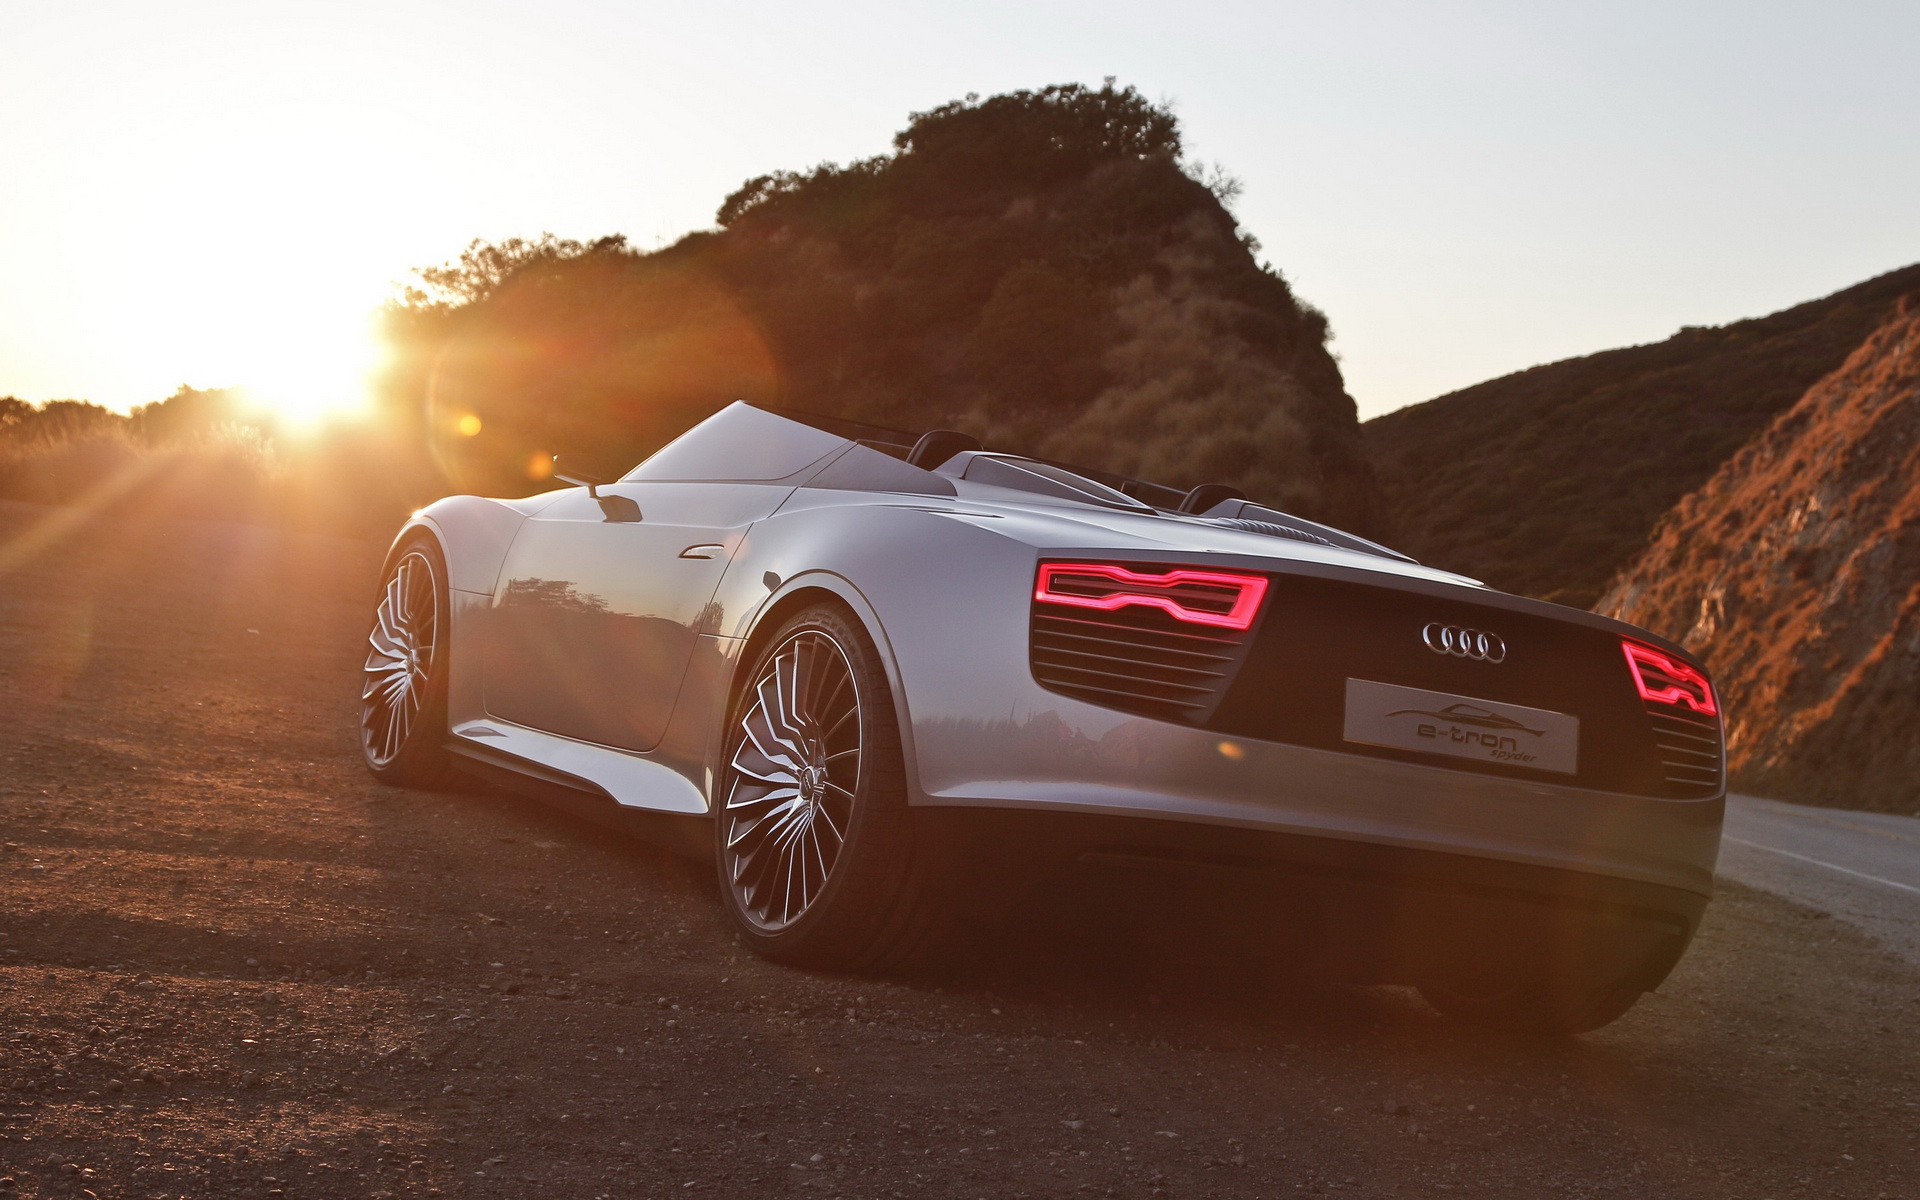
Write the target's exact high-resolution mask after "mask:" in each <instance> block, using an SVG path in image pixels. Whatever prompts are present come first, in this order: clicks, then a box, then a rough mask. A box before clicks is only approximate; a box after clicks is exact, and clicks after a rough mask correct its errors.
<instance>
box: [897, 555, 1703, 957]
mask: <svg viewBox="0 0 1920 1200" xmlns="http://www.w3.org/2000/svg"><path fill="white" fill-rule="evenodd" d="M1323 557H1324V556H1323ZM1244 561H1245V560H1244V559H1242V560H1239V562H1242V563H1243V562H1244ZM1234 562H1235V560H1228V559H1222V558H1220V557H1217V556H1211V555H1209V556H1197V555H1195V556H1188V557H1187V559H1186V560H1185V561H1181V560H1179V559H1178V558H1177V557H1176V556H1172V555H1155V556H1154V557H1153V558H1151V559H1146V560H1142V559H1141V558H1139V557H1131V556H1130V557H1127V558H1106V557H1101V556H1093V555H1086V556H1077V555H1076V556H1072V557H1059V558H1055V557H1051V556H1046V555H1043V556H1042V558H1041V561H1040V562H1039V564H1038V566H1037V570H1036V575H1035V581H1034V587H1033V591H1032V594H1031V599H1030V602H1029V605H1028V612H1027V618H1028V620H1027V625H1028V638H1027V645H1026V651H1027V664H1026V666H1027V668H1028V675H1029V678H1030V680H1031V684H1032V686H1033V688H1034V689H1035V691H1037V692H1038V693H1040V695H1039V696H1037V697H1034V696H1026V695H1023V696H1021V697H1019V698H1018V699H1016V701H1015V705H1014V708H1015V711H1016V713H1018V714H1021V716H1020V719H1017V720H1016V721H1014V722H1012V723H1011V726H1010V728H1009V730H1008V732H1009V733H1010V734H1011V736H1010V737H1009V738H1008V740H1007V741H1006V743H1005V744H1004V746H1003V749H1002V752H1001V753H1000V754H999V755H998V756H996V759H995V762H994V767H993V770H992V771H991V774H992V775H993V778H991V779H978V778H977V779H974V780H971V781H967V782H965V783H961V782H959V781H955V783H956V784H957V786H953V787H949V788H948V789H947V790H946V792H945V795H944V796H938V797H932V796H930V797H929V799H930V800H932V801H933V802H934V803H959V804H971V805H987V806H995V807H1002V808H1011V809H1022V810H1026V811H1027V812H1028V813H1029V814H1030V815H1031V816H1033V817H1035V818H1036V819H1035V820H1033V821H1030V822H1029V829H1030V831H1031V838H1032V840H1033V841H1034V842H1036V843H1047V844H1053V845H1057V846H1060V847H1064V848H1066V849H1067V850H1068V851H1069V852H1070V855H1071V856H1072V857H1074V858H1077V859H1079V860H1082V861H1107V862H1114V863H1121V862H1135V863H1141V862H1151V863H1171V862H1181V863H1190V864H1193V865H1195V866H1199V867H1203V868H1211V869H1216V870H1220V871H1225V872H1227V873H1230V874H1231V873H1236V872H1237V873H1240V874H1243V875H1244V874H1245V873H1247V872H1253V873H1254V874H1257V875H1261V876H1263V877H1265V878H1267V879H1269V880H1270V881H1271V882H1272V884H1273V885H1274V886H1275V887H1276V888H1278V889H1279V890H1280V891H1282V892H1284V893H1286V894H1288V895H1289V896H1290V897H1291V898H1292V900H1293V904H1292V905H1291V909H1292V911H1293V912H1294V913H1296V914H1300V915H1304V916H1305V917H1306V918H1307V920H1308V922H1309V923H1310V925H1311V926H1312V927H1313V936H1312V942H1313V945H1314V953H1315V955H1316V956H1317V957H1318V958H1319V959H1320V960H1321V961H1322V964H1323V965H1331V966H1333V967H1335V968H1336V969H1338V970H1339V971H1340V972H1341V973H1343V974H1345V975H1346V976H1347V977H1349V978H1356V979H1361V980H1367V981H1375V982H1400V983H1418V984H1421V985H1423V986H1425V987H1431V988H1434V989H1436V990H1438V989H1439V988H1441V987H1443V986H1455V987H1457V988H1459V989H1461V990H1462V991H1463V992H1470V991H1472V990H1474V989H1480V990H1482V991H1484V990H1486V989H1487V988H1492V987H1496V985H1497V984H1498V983H1499V981H1501V980H1503V979H1511V978H1516V977H1518V976H1520V975H1526V974H1528V973H1532V975H1534V976H1539V975H1542V974H1544V975H1545V976H1551V977H1553V978H1557V979H1559V980H1560V981H1561V982H1562V983H1563V984H1565V986H1566V987H1568V988H1572V989H1574V990H1578V989H1579V988H1582V987H1589V986H1597V985H1598V984H1599V983H1609V984H1612V985H1618V986H1620V987H1625V988H1628V989H1630V990H1631V991H1632V992H1633V993H1634V994H1637V993H1638V991H1640V990H1644V989H1647V988H1651V987H1652V986H1654V985H1656V984H1657V983H1658V982H1659V980H1660V979H1661V978H1663V977H1664V976H1665V974H1666V973H1667V971H1668V970H1670V969H1671V967H1672V966H1673V964H1674V962H1675V961H1677V959H1678V958H1679V956H1680V953H1681V952H1682V950H1683V949H1684V948H1685V946H1686V944H1687V942H1688V940H1689V939H1690V938H1691V936H1692V934H1693V931H1694V928H1695V926H1696V925H1697V923H1698V920H1699V917H1700V914H1701V912H1702V911H1703V909H1704V907H1705V904H1706V902H1707V898H1708V896H1709V894H1710V891H1711V883H1712V870H1713V865H1714V859H1715V857H1716V855H1717V850H1718V843H1719V827H1720V821H1721V816H1722V812H1723V797H1724V780H1723V774H1724V755H1723V749H1722V728H1721V719H1720V714H1719V711H1718V703H1717V699H1716V698H1715V696H1714V694H1713V691H1712V688H1711V684H1710V683H1709V682H1708V681H1707V680H1706V677H1705V675H1704V673H1703V672H1702V671H1701V668H1700V666H1699V664H1698V663H1696V662H1694V661H1692V660H1691V659H1689V658H1688V657H1687V656H1686V655H1685V654H1684V653H1683V652H1681V651H1680V650H1679V648H1677V647H1674V646H1672V645H1670V644H1667V643H1664V642H1662V641H1660V640H1659V639H1657V638H1655V637H1653V636H1652V635H1650V634H1647V633H1645V632H1644V631H1641V630H1637V629H1634V628H1632V627H1630V626H1625V625H1622V624H1620V623H1618V622H1613V621H1609V620H1607V619H1605V618H1600V617H1597V616H1594V615H1592V614H1588V613H1581V612H1576V611H1574V610H1569V609H1564V608H1561V607H1559V606H1555V605H1549V604H1545V603H1541V602H1538V601H1531V600H1526V599H1523V598H1519V597H1512V596H1506V595H1504V594H1501V593H1496V592H1491V591H1488V590H1486V589H1483V588H1478V587H1472V586H1467V585H1463V584H1460V583H1454V582H1448V581H1445V580H1443V579H1437V578H1435V577H1434V576H1435V574H1436V573H1427V572H1420V571H1417V570H1400V569H1395V570H1384V571H1383V570H1368V569H1354V568H1348V567H1341V566H1337V565H1328V564H1327V563H1325V562H1321V561H1303V562H1294V563H1287V564H1285V565H1283V566H1280V567H1279V568H1278V569H1247V568H1245V567H1243V566H1241V565H1237V564H1235V565H1222V564H1223V563H1234ZM1127 718H1133V719H1132V720H1129V719H1127ZM1143 817H1144V818H1153V819H1148V820H1142V819H1140V818H1143Z"/></svg>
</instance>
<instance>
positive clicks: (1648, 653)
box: [1620, 642, 1720, 717]
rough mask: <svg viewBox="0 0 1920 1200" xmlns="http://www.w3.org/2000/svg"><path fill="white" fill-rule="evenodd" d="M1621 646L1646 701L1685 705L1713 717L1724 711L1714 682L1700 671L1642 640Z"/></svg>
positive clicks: (1636, 686)
mask: <svg viewBox="0 0 1920 1200" xmlns="http://www.w3.org/2000/svg"><path fill="white" fill-rule="evenodd" d="M1620 649H1622V650H1624V651H1625V652H1626V655H1627V670H1628V671H1629V672H1630V673H1631V674H1632V675H1633V686H1634V687H1635V688H1637V689H1638V690H1639V692H1640V698H1641V699H1642V700H1651V701H1653V702H1654V703H1655V704H1684V705H1686V706H1687V707H1688V708H1690V709H1692V710H1693V711H1695V712H1697V713H1701V714H1704V715H1706V716H1709V717H1710V716H1713V715H1714V714H1715V713H1717V712H1719V711H1720V709H1719V706H1718V705H1716V704H1715V703H1714V702H1713V685H1712V684H1711V683H1708V682H1707V677H1706V676H1705V675H1702V674H1701V673H1700V672H1699V671H1698V670H1696V669H1694V668H1693V667H1690V666H1688V665H1687V664H1686V663H1683V662H1681V661H1680V660H1679V659H1677V658H1674V657H1673V656H1672V655H1668V654H1662V653H1660V652H1659V651H1658V650H1655V649H1653V648H1652V647H1651V646H1642V645H1641V644H1640V643H1638V642H1621V643H1620Z"/></svg>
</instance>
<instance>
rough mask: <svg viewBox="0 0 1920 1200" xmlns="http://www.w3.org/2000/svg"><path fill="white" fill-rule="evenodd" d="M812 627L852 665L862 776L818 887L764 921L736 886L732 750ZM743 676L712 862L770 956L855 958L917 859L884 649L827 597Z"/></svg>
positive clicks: (820, 961)
mask: <svg viewBox="0 0 1920 1200" xmlns="http://www.w3.org/2000/svg"><path fill="white" fill-rule="evenodd" d="M809 630H813V631H818V632H820V633H823V634H826V635H827V636H829V637H831V638H832V639H833V640H834V641H835V642H836V643H838V645H839V646H840V648H841V650H842V652H843V653H845V654H846V656H847V662H848V665H849V667H851V668H852V672H851V673H852V676H853V680H854V687H855V688H856V694H857V696H858V698H859V704H860V746H861V755H860V777H859V779H858V780H857V781H856V785H855V787H854V789H853V792H854V801H853V806H852V815H851V817H850V819H849V822H848V829H847V838H846V841H845V843H844V844H843V845H842V846H841V848H840V855H839V857H838V858H837V859H836V860H835V862H834V866H833V870H832V871H831V872H830V873H829V875H828V877H827V882H826V885H825V886H824V887H823V888H822V889H821V891H820V895H819V896H818V897H817V898H816V899H815V900H814V901H813V903H812V904H811V905H809V906H808V908H807V910H806V911H805V912H803V913H801V914H800V915H799V916H798V917H796V918H795V919H794V920H793V921H792V922H791V923H790V924H788V925H786V926H784V927H782V928H780V929H777V930H768V929H765V928H762V927H761V926H759V925H757V924H755V923H754V922H753V921H752V920H751V919H749V918H748V917H747V916H746V914H745V913H743V912H742V911H741V908H740V902H739V898H738V896H737V895H736V893H735V891H734V886H733V880H732V878H731V875H730V866H729V863H728V855H727V845H726V839H727V825H728V820H727V816H726V803H727V798H728V797H729V796H730V795H731V794H732V791H733V785H734V776H733V766H732V764H733V756H734V753H735V751H736V750H737V749H738V748H739V743H740V739H741V738H742V737H743V736H744V735H743V733H742V730H741V721H742V719H743V718H744V717H745V716H746V714H747V713H748V712H749V711H750V710H751V709H752V707H753V703H754V699H755V686H754V685H755V683H756V682H757V681H758V680H759V678H760V676H761V674H762V673H764V672H765V671H766V669H767V664H768V663H770V662H771V661H772V660H773V659H774V657H775V656H776V655H777V654H778V653H779V651H780V650H781V649H782V648H783V647H784V646H786V644H787V643H788V642H789V641H790V640H791V639H792V638H793V637H794V635H796V634H798V633H802V632H805V631H809ZM745 680H746V684H745V686H744V687H742V688H741V689H740V694H739V696H738V698H737V699H736V700H735V702H734V704H733V705H732V706H731V709H730V711H729V714H728V719H727V727H726V731H725V741H724V744H723V755H722V758H721V760H720V761H721V767H720V773H719V786H718V787H716V788H715V796H714V814H713V815H714V820H713V826H714V838H713V846H714V867H715V874H716V876H717V879H718V882H719V886H720V892H721V898H722V901H723V902H724V904H725V905H726V908H727V912H728V913H729V914H730V915H731V916H732V918H733V921H734V925H735V927H736V928H737V929H738V930H739V931H740V933H741V936H742V937H743V938H744V939H746V941H747V943H748V944H749V945H750V946H752V947H753V948H754V950H755V951H757V952H758V953H760V954H762V955H764V956H765V957H767V958H771V959H774V960H775V961H779V962H787V963H792V964H796V965H814V966H823V967H842V968H845V967H850V966H854V965H857V964H858V962H859V961H860V960H861V959H862V957H863V956H864V951H865V950H866V949H867V947H869V946H870V945H871V944H873V943H874V942H875V941H876V940H877V939H878V938H879V937H880V935H881V934H882V932H883V928H884V926H885V924H886V917H887V912H888V910H889V908H890V907H891V901H892V899H893V898H894V896H896V895H897V894H898V892H899V891H900V890H901V889H902V887H903V885H904V883H905V876H906V873H907V872H908V871H910V870H911V867H912V863H911V861H910V859H911V853H910V846H911V838H910V831H909V828H908V814H907V806H906V798H905V792H904V787H903V779H904V770H903V768H902V766H901V760H902V756H901V752H900V737H899V723H898V719H897V718H896V716H895V714H894V707H893V696H892V691H891V689H890V688H889V687H888V686H887V678H886V672H885V668H884V665H883V664H882V662H881V659H880V653H879V650H878V649H877V648H876V647H875V645H874V642H873V638H872V637H871V636H870V635H869V634H868V633H867V631H866V628H865V626H863V625H862V624H861V622H860V621H859V619H858V618H856V617H855V616H854V615H853V613H852V612H850V611H848V610H847V609H846V608H844V607H843V606H841V605H838V604H833V603H830V602H823V603H821V604H816V605H813V606H810V607H808V608H806V609H803V610H801V611H800V612H798V613H795V614H794V615H793V616H792V617H791V618H789V619H788V620H786V621H784V622H782V623H781V625H780V627H779V629H778V630H777V631H776V632H775V633H774V635H773V636H772V637H770V638H768V639H767V640H766V642H765V643H764V644H763V647H762V649H761V650H760V652H759V653H757V654H756V655H755V656H754V658H753V662H752V664H751V666H750V667H749V668H748V671H747V673H746V675H745Z"/></svg>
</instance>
